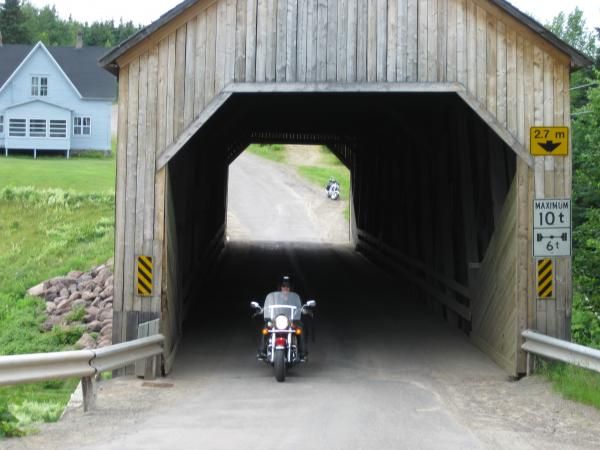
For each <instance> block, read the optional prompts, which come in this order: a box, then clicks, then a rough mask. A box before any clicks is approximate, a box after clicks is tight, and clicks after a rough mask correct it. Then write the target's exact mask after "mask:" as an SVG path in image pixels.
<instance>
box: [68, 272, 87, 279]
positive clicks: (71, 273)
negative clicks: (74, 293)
mask: <svg viewBox="0 0 600 450" xmlns="http://www.w3.org/2000/svg"><path fill="white" fill-rule="evenodd" d="M81 275H83V272H80V271H79V270H72V271H70V272H69V273H68V274H67V276H68V277H69V278H73V279H75V280H76V279H77V278H79V277H80V276H81Z"/></svg>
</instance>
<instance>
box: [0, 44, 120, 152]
mask: <svg viewBox="0 0 600 450" xmlns="http://www.w3.org/2000/svg"><path fill="white" fill-rule="evenodd" d="M33 77H38V80H41V78H45V79H47V95H39V94H40V90H39V89H38V92H37V93H38V95H34V92H32V91H33V89H32V79H33ZM38 86H39V83H38ZM111 110H112V101H111V100H107V99H101V100H95V99H89V98H84V97H82V95H81V94H80V92H79V91H78V90H77V88H76V87H75V85H74V84H73V83H72V82H71V81H70V79H69V78H68V77H67V75H66V74H65V72H63V70H62V69H61V67H60V66H59V65H58V63H57V62H56V61H55V60H54V58H53V57H52V55H51V54H50V52H49V51H48V50H47V49H46V48H45V47H44V45H43V44H41V43H38V44H37V45H36V46H35V47H34V48H33V49H32V50H31V52H30V53H29V55H28V56H27V57H26V58H25V59H24V60H23V62H22V63H21V65H20V66H19V67H18V68H17V69H16V70H15V71H14V72H13V74H12V75H11V76H10V78H9V79H8V80H7V81H6V82H5V83H4V85H3V86H2V87H0V119H1V120H0V147H3V148H4V152H5V154H6V155H8V152H9V150H11V149H14V150H16V149H27V150H33V151H34V155H36V154H37V152H38V151H43V150H64V151H65V152H66V153H67V157H68V156H69V152H70V151H71V150H102V151H110V148H111ZM82 122H85V125H86V126H85V127H83V126H79V124H82ZM88 123H89V126H87V124H88ZM82 125H83V124H82Z"/></svg>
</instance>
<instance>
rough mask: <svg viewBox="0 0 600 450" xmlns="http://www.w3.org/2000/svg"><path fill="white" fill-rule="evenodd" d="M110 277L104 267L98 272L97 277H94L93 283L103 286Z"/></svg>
mask: <svg viewBox="0 0 600 450" xmlns="http://www.w3.org/2000/svg"><path fill="white" fill-rule="evenodd" d="M111 275H112V274H111V273H110V271H109V270H108V269H107V268H106V267H104V268H102V269H101V270H99V271H98V275H96V277H95V278H94V281H95V282H96V284H104V283H105V282H106V280H107V279H108V278H109V277H110V276H111Z"/></svg>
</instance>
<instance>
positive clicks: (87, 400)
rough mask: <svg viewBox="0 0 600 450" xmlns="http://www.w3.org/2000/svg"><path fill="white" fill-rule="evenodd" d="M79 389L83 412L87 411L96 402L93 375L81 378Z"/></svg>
mask: <svg viewBox="0 0 600 450" xmlns="http://www.w3.org/2000/svg"><path fill="white" fill-rule="evenodd" d="M81 390H82V391H83V412H88V411H90V410H91V409H93V408H94V406H95V404H96V394H95V393H94V380H93V377H83V378H81Z"/></svg>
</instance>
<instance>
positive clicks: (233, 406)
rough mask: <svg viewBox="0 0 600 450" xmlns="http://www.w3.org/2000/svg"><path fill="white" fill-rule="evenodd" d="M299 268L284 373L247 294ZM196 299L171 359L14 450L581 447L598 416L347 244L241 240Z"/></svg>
mask: <svg viewBox="0 0 600 450" xmlns="http://www.w3.org/2000/svg"><path fill="white" fill-rule="evenodd" d="M290 267H301V268H302V272H300V273H299V276H298V277H297V280H296V283H297V289H298V290H299V291H300V292H301V293H302V294H303V295H305V296H312V295H313V294H314V293H319V297H317V300H318V302H319V306H318V309H317V316H316V320H317V322H316V341H315V342H309V360H308V362H307V363H306V364H305V365H302V366H298V367H295V368H294V369H292V370H291V371H289V372H288V376H287V378H286V381H285V383H277V382H276V381H275V379H274V377H273V370H272V368H270V367H267V366H266V365H264V364H263V363H261V362H259V361H256V359H255V356H254V355H255V352H256V344H257V342H256V336H257V324H256V323H253V322H252V320H251V319H250V317H249V312H248V298H247V295H248V294H249V293H250V294H256V295H257V296H258V295H259V294H260V295H262V294H263V293H264V290H265V288H268V287H270V285H271V283H272V281H273V280H272V278H273V277H272V275H273V273H278V271H279V270H280V269H282V268H284V269H286V268H290ZM205 288H206V289H205V291H203V293H202V297H203V299H205V301H203V302H202V303H197V304H196V305H195V306H196V307H195V308H193V309H191V310H190V311H189V313H188V315H187V319H186V322H185V323H184V333H183V338H182V340H181V344H180V348H179V351H178V353H177V355H178V356H177V358H176V360H175V361H174V365H173V368H172V371H171V372H170V374H169V375H167V376H166V377H164V378H159V379H157V380H155V381H153V382H147V381H144V380H140V379H136V378H135V377H127V376H124V377H118V378H114V379H112V380H109V381H102V382H100V383H99V385H98V390H99V391H98V396H97V401H96V407H95V408H94V410H93V411H91V412H90V413H85V414H84V413H83V412H82V410H81V408H79V409H74V410H70V411H68V412H67V414H66V415H65V417H64V418H63V419H61V421H60V422H59V423H56V424H44V425H42V426H41V427H42V431H41V432H40V434H38V435H32V436H28V437H25V438H22V439H14V440H7V441H2V442H0V447H2V448H7V450H18V449H33V448H36V449H37V448H44V449H47V450H55V449H56V450H71V449H77V450H81V449H86V450H91V449H115V450H117V449H119V450H120V449H125V448H126V449H164V448H173V449H184V448H185V449H203V450H204V449H206V450H213V449H232V448H245V449H276V448H277V449H279V448H282V447H284V448H287V447H296V446H298V445H302V446H303V447H305V448H311V449H332V448H333V449H371V448H385V449H392V448H411V449H412V448H419V449H440V448H444V449H490V448H499V449H505V448H511V449H539V448H543V449H557V450H558V449H561V450H562V449H584V448H598V446H599V445H600V425H599V424H600V413H599V412H598V411H596V410H594V409H593V408H590V407H586V406H583V405H579V404H576V403H573V402H570V401H566V400H563V399H561V398H560V397H559V396H557V395H556V394H555V393H553V392H552V389H551V387H550V386H549V385H548V383H547V382H546V381H545V380H544V379H542V378H540V377H525V378H523V379H522V380H520V381H515V380H511V379H509V377H507V375H506V373H505V372H504V370H502V369H500V368H499V367H497V365H496V364H494V363H493V362H492V361H491V360H490V359H489V358H488V357H487V356H486V355H485V354H483V353H482V352H481V351H480V350H478V349H477V348H476V347H474V346H473V345H472V344H471V342H470V340H469V338H468V337H467V336H466V335H465V334H464V333H462V332H461V331H460V330H457V329H455V328H453V327H451V326H450V325H449V324H448V323H447V322H445V321H444V320H443V319H442V318H441V317H437V318H436V317H432V314H431V311H429V310H428V309H427V308H426V306H425V305H424V304H423V302H421V301H419V299H418V298H417V297H415V296H414V295H413V294H409V293H408V292H407V289H406V287H405V286H404V285H403V283H402V282H401V281H399V280H398V278H397V277H394V276H391V275H390V274H389V273H388V272H384V271H382V270H381V269H380V268H378V267H377V266H376V265H374V264H372V263H370V262H369V261H368V260H367V259H365V258H364V257H362V256H361V255H360V254H357V253H356V252H355V251H354V249H353V247H352V246H350V245H346V246H343V245H322V244H318V243H311V244H306V243H303V244H293V243H281V242H269V243H247V242H237V243H233V244H231V245H229V246H228V247H227V250H226V251H225V254H224V256H223V259H222V262H221V265H220V269H219V270H218V272H217V273H216V274H215V277H214V279H213V282H212V283H210V285H208V286H205Z"/></svg>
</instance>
